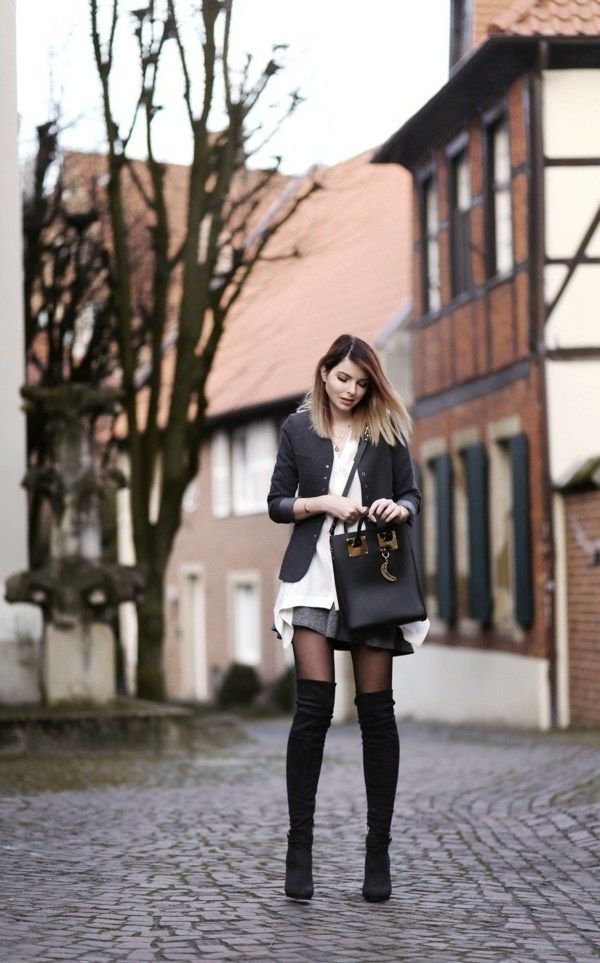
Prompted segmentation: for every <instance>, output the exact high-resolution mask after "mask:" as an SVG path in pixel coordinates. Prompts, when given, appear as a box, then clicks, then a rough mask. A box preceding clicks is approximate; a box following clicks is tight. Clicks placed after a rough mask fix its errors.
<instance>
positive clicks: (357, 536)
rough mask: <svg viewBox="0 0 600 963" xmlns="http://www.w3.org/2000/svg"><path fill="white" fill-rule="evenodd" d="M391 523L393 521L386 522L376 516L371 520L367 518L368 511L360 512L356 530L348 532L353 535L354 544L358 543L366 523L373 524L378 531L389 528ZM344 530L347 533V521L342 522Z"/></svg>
mask: <svg viewBox="0 0 600 963" xmlns="http://www.w3.org/2000/svg"><path fill="white" fill-rule="evenodd" d="M393 524H394V522H386V521H384V520H383V519H382V518H378V519H377V521H376V522H373V521H371V519H370V518H369V512H368V511H366V512H361V514H360V515H359V516H358V525H357V528H356V531H355V532H351V533H350V534H351V535H354V536H355V541H356V544H357V545H358V544H359V542H360V537H361V534H362V528H363V525H364V527H365V530H366V528H367V525H373V527H374V528H376V529H377V531H378V532H382V531H385V529H386V528H389V527H390V525H393ZM396 524H397V523H396ZM344 532H345V534H346V535H347V534H348V522H344Z"/></svg>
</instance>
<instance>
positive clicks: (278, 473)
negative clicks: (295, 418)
mask: <svg viewBox="0 0 600 963" xmlns="http://www.w3.org/2000/svg"><path fill="white" fill-rule="evenodd" d="M297 489H298V466H297V464H296V457H295V455H294V445H293V442H292V438H291V429H290V419H289V418H286V420H285V421H284V423H283V427H282V429H281V439H280V442H279V450H278V452H277V460H276V461H275V468H274V469H273V475H272V477H271V487H270V489H269V494H268V495H267V505H268V508H269V518H271V519H272V520H273V521H274V522H284V523H285V524H289V523H290V522H295V521H296V519H295V518H294V511H293V509H294V502H295V501H296V491H297Z"/></svg>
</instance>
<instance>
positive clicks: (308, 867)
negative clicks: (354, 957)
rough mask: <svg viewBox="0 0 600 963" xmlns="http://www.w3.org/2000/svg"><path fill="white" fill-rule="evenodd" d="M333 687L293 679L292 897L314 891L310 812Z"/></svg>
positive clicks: (289, 763) (288, 888)
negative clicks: (294, 681)
mask: <svg viewBox="0 0 600 963" xmlns="http://www.w3.org/2000/svg"><path fill="white" fill-rule="evenodd" d="M335 687H336V683H335V682H322V681H320V680H318V679H298V680H297V681H296V711H295V714H294V718H293V720H292V726H291V729H290V734H289V738H288V744H287V758H286V781H287V796H288V809H289V815H290V829H289V832H288V834H287V838H288V849H287V855H286V861H285V866H286V874H285V893H286V896H291V897H293V898H294V899H310V898H311V896H312V895H313V891H314V888H313V879H312V842H313V830H314V814H315V805H316V795H317V786H318V783H319V775H320V773H321V763H322V761H323V747H324V745H325V737H326V735H327V730H328V729H329V726H330V725H331V719H332V716H333V707H334V703H335Z"/></svg>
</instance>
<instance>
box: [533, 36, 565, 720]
mask: <svg viewBox="0 0 600 963" xmlns="http://www.w3.org/2000/svg"><path fill="white" fill-rule="evenodd" d="M548 54H549V47H548V43H547V42H546V41H544V40H542V41H540V43H539V45H538V54H537V59H536V65H535V67H534V68H533V70H532V71H531V73H530V74H529V117H528V121H529V125H528V126H529V130H528V137H529V156H530V191H531V194H530V204H529V230H530V243H529V255H530V272H529V277H530V289H529V298H530V302H529V308H530V311H529V317H530V329H529V334H530V342H529V346H530V350H531V352H532V355H533V357H534V362H535V364H536V365H537V368H538V374H539V384H540V399H539V400H540V406H539V411H540V416H539V439H540V448H541V455H542V499H543V511H544V522H543V529H542V539H543V543H544V607H543V619H544V623H543V624H544V639H545V649H546V653H547V656H548V663H549V665H548V685H549V690H550V693H549V694H550V725H551V727H552V728H555V727H556V726H557V725H558V722H559V713H558V693H557V652H556V602H555V598H556V554H555V540H554V524H553V506H552V479H551V476H550V443H549V424H548V400H547V389H546V361H545V325H546V302H545V296H544V269H545V252H546V239H545V230H544V145H543V130H542V123H543V121H542V117H543V115H542V84H543V80H542V72H543V71H544V70H545V69H546V67H547V65H548Z"/></svg>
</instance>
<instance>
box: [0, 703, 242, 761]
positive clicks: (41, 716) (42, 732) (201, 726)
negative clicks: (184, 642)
mask: <svg viewBox="0 0 600 963" xmlns="http://www.w3.org/2000/svg"><path fill="white" fill-rule="evenodd" d="M248 738H249V737H248V735H247V733H246V730H245V729H244V727H243V725H242V722H241V720H240V719H239V718H238V717H237V716H236V715H234V714H231V713H224V712H223V713H220V712H216V711H212V710H211V711H202V710H200V711H196V710H195V709H191V708H182V707H180V706H173V705H163V704H159V703H152V702H145V701H142V700H116V701H115V702H113V703H110V704H108V705H106V706H102V707H101V708H92V707H85V706H76V705H71V706H63V707H60V708H58V707H56V708H52V709H43V708H40V707H33V706H13V707H8V706H4V707H2V710H0V756H21V755H26V754H32V755H33V754H42V755H43V754H45V753H56V752H66V753H68V752H73V751H77V750H85V751H90V750H92V751H93V750H107V749H150V750H154V751H161V752H163V751H178V750H190V749H196V750H201V749H204V748H206V749H215V748H221V747H226V746H229V745H232V744H234V743H237V742H240V741H244V740H247V739H248Z"/></svg>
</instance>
